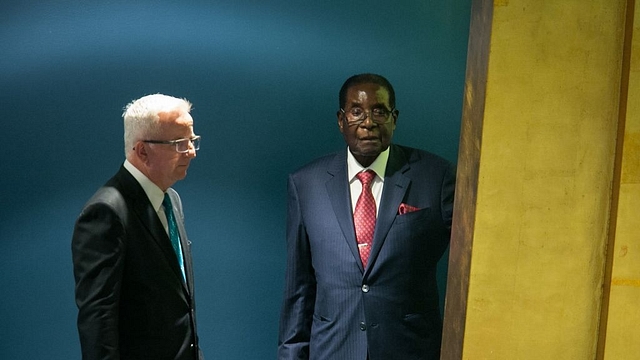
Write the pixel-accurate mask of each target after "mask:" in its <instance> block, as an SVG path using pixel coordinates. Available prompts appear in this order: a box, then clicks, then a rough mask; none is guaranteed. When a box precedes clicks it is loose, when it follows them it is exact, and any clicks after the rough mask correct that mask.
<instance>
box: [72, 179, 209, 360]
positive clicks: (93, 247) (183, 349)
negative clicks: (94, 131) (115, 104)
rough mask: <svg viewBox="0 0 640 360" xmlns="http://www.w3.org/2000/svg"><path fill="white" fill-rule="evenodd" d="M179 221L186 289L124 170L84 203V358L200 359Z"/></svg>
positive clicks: (80, 261) (79, 243) (79, 263)
mask: <svg viewBox="0 0 640 360" xmlns="http://www.w3.org/2000/svg"><path fill="white" fill-rule="evenodd" d="M167 192H168V193H169V194H170V196H171V200H172V203H173V208H174V213H175V218H176V221H177V223H178V228H179V232H180V238H181V242H182V247H183V249H184V251H183V253H184V254H183V256H184V265H185V272H186V274H187V276H186V277H187V283H186V284H185V283H184V281H183V280H182V274H181V271H180V268H179V266H178V262H177V257H176V255H175V252H174V250H173V248H172V247H171V241H170V240H169V237H168V235H167V233H166V232H165V230H164V228H163V226H162V223H161V222H160V219H159V218H158V215H157V213H156V210H155V209H154V208H153V207H152V206H151V203H150V202H149V199H148V197H147V195H146V193H145V192H144V190H143V189H142V187H141V186H140V184H139V183H138V182H137V181H136V180H135V178H134V177H133V176H132V175H131V174H130V173H129V172H128V171H127V170H126V169H125V168H124V167H121V168H120V170H119V171H118V172H117V173H116V175H115V176H114V177H113V178H111V179H110V180H109V181H108V182H107V183H106V184H105V185H104V186H103V187H102V188H100V189H99V190H98V191H97V192H96V193H95V194H94V195H93V197H92V198H91V199H90V200H89V201H88V203H87V204H86V205H85V207H84V209H83V210H82V213H81V214H80V216H79V218H78V219H77V222H76V225H75V230H74V233H73V239H72V254H73V270H74V275H75V281H76V303H77V305H78V309H79V312H78V331H79V333H80V344H81V346H82V358H83V359H85V360H98V359H154V360H159V359H185V360H186V359H189V360H193V359H198V357H199V356H200V354H199V349H198V339H197V335H196V321H195V303H194V294H193V269H192V265H191V251H190V244H191V242H190V241H189V240H188V238H187V233H186V231H185V229H184V215H183V213H182V203H181V202H180V198H179V196H178V194H177V193H176V192H175V190H173V189H169V190H167Z"/></svg>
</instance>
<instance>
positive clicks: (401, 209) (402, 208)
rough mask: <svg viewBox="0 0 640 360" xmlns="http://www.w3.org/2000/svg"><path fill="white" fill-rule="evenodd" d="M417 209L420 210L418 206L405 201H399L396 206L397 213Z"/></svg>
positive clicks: (401, 213)
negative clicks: (398, 204)
mask: <svg viewBox="0 0 640 360" xmlns="http://www.w3.org/2000/svg"><path fill="white" fill-rule="evenodd" d="M417 210H420V208H417V207H415V206H411V205H408V204H405V203H401V204H400V206H399V207H398V214H400V215H404V214H407V213H410V212H413V211H417Z"/></svg>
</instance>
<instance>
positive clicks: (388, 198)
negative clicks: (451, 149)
mask: <svg viewBox="0 0 640 360" xmlns="http://www.w3.org/2000/svg"><path fill="white" fill-rule="evenodd" d="M409 168H410V167H409V164H408V163H407V159H406V158H405V156H404V153H402V151H399V149H398V148H397V147H396V146H395V145H391V150H390V152H389V160H388V162H387V168H386V171H385V179H384V188H383V190H382V197H381V199H380V208H379V209H378V218H377V219H376V230H375V232H374V234H373V247H372V248H371V253H370V255H369V264H370V265H369V267H368V268H369V269H370V268H372V267H373V264H374V263H375V261H376V258H377V257H378V254H379V253H380V249H381V248H382V245H383V244H384V241H385V239H386V238H387V234H388V233H389V229H391V225H392V224H393V221H394V220H395V218H396V215H397V214H398V207H399V206H400V203H401V202H402V199H403V198H404V195H405V193H406V192H407V189H409V185H410V183H411V180H410V179H409V178H408V177H406V176H405V175H404V173H405V172H406V171H408V170H409Z"/></svg>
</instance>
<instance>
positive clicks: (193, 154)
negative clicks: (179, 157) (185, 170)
mask: <svg viewBox="0 0 640 360" xmlns="http://www.w3.org/2000/svg"><path fill="white" fill-rule="evenodd" d="M196 153H197V151H196V147H195V145H194V144H193V142H191V141H189V150H188V151H187V152H186V153H184V154H185V155H186V156H187V157H190V158H194V157H196V156H197V155H196Z"/></svg>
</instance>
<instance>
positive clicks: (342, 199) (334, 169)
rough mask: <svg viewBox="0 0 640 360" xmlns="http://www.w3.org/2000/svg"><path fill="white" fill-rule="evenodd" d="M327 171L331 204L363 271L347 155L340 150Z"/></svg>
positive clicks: (327, 185) (327, 184)
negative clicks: (352, 204) (354, 223)
mask: <svg viewBox="0 0 640 360" xmlns="http://www.w3.org/2000/svg"><path fill="white" fill-rule="evenodd" d="M347 151H348V150H347ZM327 172H328V173H329V175H331V178H330V179H329V180H328V181H327V183H326V187H327V194H328V197H329V199H331V206H332V207H333V212H334V213H335V215H336V219H337V221H338V224H340V229H341V230H342V233H343V235H344V238H345V240H346V241H347V245H348V246H349V249H350V250H351V253H352V254H353V256H354V257H355V258H356V260H357V261H356V263H357V264H358V266H359V267H360V270H361V271H364V269H363V268H362V262H361V261H360V252H359V251H358V245H357V242H356V234H355V228H354V225H353V212H352V210H351V194H350V192H349V179H348V175H347V174H348V172H347V155H346V153H344V152H339V153H338V154H337V155H336V157H335V159H334V161H333V162H332V163H331V164H330V166H329V168H328V170H327Z"/></svg>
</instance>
